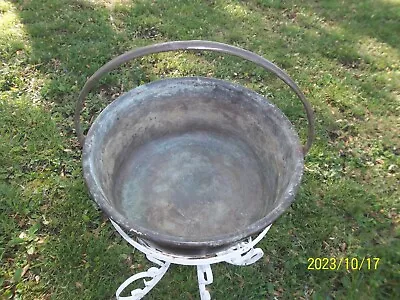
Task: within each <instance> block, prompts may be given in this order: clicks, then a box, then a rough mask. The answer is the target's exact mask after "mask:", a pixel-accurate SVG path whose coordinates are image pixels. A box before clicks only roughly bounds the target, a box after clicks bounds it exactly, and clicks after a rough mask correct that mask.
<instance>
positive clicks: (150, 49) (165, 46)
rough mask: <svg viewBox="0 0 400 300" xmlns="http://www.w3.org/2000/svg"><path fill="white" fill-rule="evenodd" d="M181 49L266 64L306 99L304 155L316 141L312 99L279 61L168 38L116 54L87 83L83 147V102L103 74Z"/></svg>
mask: <svg viewBox="0 0 400 300" xmlns="http://www.w3.org/2000/svg"><path fill="white" fill-rule="evenodd" d="M178 50H202V51H213V52H220V53H225V54H230V55H234V56H238V57H240V58H243V59H245V60H248V61H251V62H253V63H255V64H256V65H258V66H261V67H263V68H264V69H265V70H267V71H269V72H271V73H273V74H274V75H276V76H277V77H278V78H280V79H281V80H282V81H283V82H284V83H286V84H287V85H288V86H289V87H290V88H291V89H292V90H293V92H294V93H295V94H296V95H297V97H298V98H299V99H300V101H301V102H302V103H303V106H304V109H305V111H306V115H307V119H308V134H307V142H306V144H305V145H304V146H303V154H304V156H305V155H306V154H307V152H308V150H310V147H311V145H312V142H313V140H314V136H315V128H314V113H313V111H312V108H311V105H310V103H309V102H308V101H307V99H306V97H305V96H304V94H303V93H302V91H301V90H300V88H299V87H298V86H297V84H296V83H295V82H294V81H293V80H292V79H291V78H290V77H289V75H288V74H286V73H285V72H284V71H283V70H282V69H280V68H279V67H277V66H276V65H275V64H273V63H272V62H270V61H269V60H266V59H265V58H263V57H261V56H259V55H257V54H255V53H253V52H250V51H248V50H244V49H242V48H238V47H235V46H231V45H227V44H223V43H218V42H211V41H201V40H192V41H174V42H166V43H160V44H154V45H150V46H146V47H141V48H137V49H134V50H131V51H128V52H125V53H124V54H121V55H120V56H117V57H115V58H114V59H112V60H111V61H109V62H108V63H106V64H105V65H103V66H102V67H101V68H100V69H98V70H97V71H96V72H95V73H94V74H93V75H92V76H91V77H90V78H89V79H88V80H87V81H86V83H85V85H84V87H83V89H82V90H81V92H80V94H79V98H78V101H77V103H76V108H75V116H74V124H75V130H76V134H77V136H78V140H79V143H80V144H81V146H82V147H83V144H84V141H85V136H84V134H83V130H82V126H81V120H80V114H81V111H82V107H83V103H84V101H85V98H86V97H87V95H88V94H89V92H90V90H91V89H92V88H93V87H94V86H95V85H96V84H97V83H98V81H99V80H100V78H101V77H102V76H103V75H105V74H107V73H109V72H110V71H112V70H114V69H116V68H117V67H119V66H120V65H122V64H124V63H126V62H128V61H130V60H132V59H136V58H139V57H143V56H146V55H149V54H155V53H161V52H169V51H178Z"/></svg>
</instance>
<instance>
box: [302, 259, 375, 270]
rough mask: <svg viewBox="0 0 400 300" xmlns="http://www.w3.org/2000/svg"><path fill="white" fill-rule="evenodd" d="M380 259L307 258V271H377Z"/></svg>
mask: <svg viewBox="0 0 400 300" xmlns="http://www.w3.org/2000/svg"><path fill="white" fill-rule="evenodd" d="M380 260H381V259H380V258H378V257H364V258H358V257H353V258H349V257H342V258H336V257H310V258H308V260H307V261H308V267H307V270H317V271H319V270H330V271H339V270H340V269H345V270H349V271H361V270H377V269H378V267H379V262H380Z"/></svg>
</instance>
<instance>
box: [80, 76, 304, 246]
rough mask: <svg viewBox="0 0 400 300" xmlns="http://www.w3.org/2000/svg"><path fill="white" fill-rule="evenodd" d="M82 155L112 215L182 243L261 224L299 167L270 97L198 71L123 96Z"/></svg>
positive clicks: (278, 205)
mask: <svg viewBox="0 0 400 300" xmlns="http://www.w3.org/2000/svg"><path fill="white" fill-rule="evenodd" d="M83 163H84V173H85V178H86V180H87V183H88V186H89V190H90V191H91V193H92V195H93V197H94V200H95V201H96V202H97V203H98V204H99V205H100V207H101V208H102V209H103V210H105V211H106V212H107V213H108V214H109V216H110V217H111V218H113V219H114V220H115V221H117V223H119V224H120V225H122V226H123V227H124V228H125V229H128V230H133V231H134V232H136V233H137V234H139V235H140V234H143V235H144V236H145V237H146V238H148V239H149V240H150V241H151V240H153V241H157V240H158V239H160V240H163V239H164V240H165V241H175V242H179V243H183V244H184V243H198V242H199V243H201V242H212V241H214V242H215V243H216V244H218V243H219V244H221V241H223V240H224V239H227V238H231V240H232V239H235V237H236V238H237V239H241V238H243V237H246V236H248V235H249V234H252V233H255V232H256V231H260V230H261V229H263V228H264V227H265V226H267V225H269V223H271V222H272V221H273V220H274V219H276V217H277V216H278V215H280V214H281V213H282V212H283V210H284V208H286V207H287V206H288V205H289V204H290V203H291V202H292V201H293V198H294V193H295V190H296V188H297V186H298V184H299V181H300V178H301V174H302V170H303V156H302V150H301V147H300V144H299V139H298V136H297V134H296V133H295V132H294V130H293V128H292V126H291V124H290V122H289V121H288V120H287V118H286V117H285V116H284V115H283V114H282V113H281V112H280V111H279V110H278V109H277V108H276V107H275V106H274V105H272V104H271V103H269V102H268V101H267V100H266V99H265V98H264V97H262V96H260V95H258V94H257V93H255V92H253V91H250V90H248V89H246V88H244V87H241V86H238V85H234V84H231V83H228V82H225V81H221V80H216V79H210V78H200V77H191V78H178V79H166V80H161V81H157V82H153V83H150V84H146V85H143V86H140V87H138V88H135V89H133V90H131V91H130V92H128V93H126V94H124V95H122V96H121V97H119V98H118V99H117V100H115V101H114V102H113V103H111V104H110V105H109V106H108V107H107V108H106V109H105V110H104V111H103V112H102V113H101V114H100V115H99V117H98V118H97V119H96V121H95V122H94V123H93V125H92V127H91V129H90V130H89V133H88V136H87V139H86V143H85V148H84V157H83ZM268 222H269V223H268Z"/></svg>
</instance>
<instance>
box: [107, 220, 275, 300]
mask: <svg viewBox="0 0 400 300" xmlns="http://www.w3.org/2000/svg"><path fill="white" fill-rule="evenodd" d="M111 223H112V224H113V225H114V227H115V229H116V230H117V231H118V233H119V234H120V235H121V236H122V237H123V238H124V239H125V240H126V241H127V242H128V243H129V244H131V245H132V246H133V247H135V248H136V249H138V250H139V251H141V252H143V253H144V254H146V257H147V259H148V260H149V261H151V262H153V263H155V264H156V265H158V266H159V267H158V268H157V267H151V268H149V269H148V270H147V271H145V272H141V273H138V274H135V275H133V276H131V277H129V278H128V279H127V280H125V282H124V283H122V284H121V286H120V287H119V288H118V289H117V292H116V294H115V295H116V297H117V300H140V299H142V298H143V297H144V296H145V295H146V294H147V293H149V292H150V291H151V289H152V288H153V287H154V286H155V285H156V284H157V283H158V282H159V281H160V280H161V278H162V277H163V276H164V274H165V273H166V272H167V270H168V268H169V266H170V264H171V263H172V264H178V265H188V266H197V280H198V283H199V292H200V299H201V300H210V299H211V295H210V292H209V291H208V290H207V288H206V285H209V284H211V283H212V282H213V280H214V277H213V274H212V270H211V266H210V265H211V264H215V263H219V262H227V263H229V264H232V265H237V266H247V265H251V264H253V263H255V262H256V261H258V260H259V259H260V258H261V257H262V256H263V255H264V252H263V251H262V249H260V248H254V246H255V245H256V244H257V243H258V242H259V241H260V240H261V239H262V238H263V237H264V236H265V235H266V234H267V232H268V230H269V229H270V228H271V225H270V226H268V227H267V228H265V229H264V230H263V231H262V232H261V233H260V234H259V235H258V236H257V237H256V238H255V239H254V240H252V239H251V238H248V239H247V240H246V241H244V242H241V243H239V244H237V245H235V246H233V247H231V248H229V249H228V250H224V251H221V252H219V253H216V254H215V256H214V257H209V258H191V257H187V256H179V255H175V254H170V253H165V252H163V251H161V250H158V249H155V248H152V247H150V246H149V245H146V244H144V243H139V242H138V241H135V240H133V239H132V238H131V237H130V236H128V235H127V234H126V233H125V232H124V231H123V230H122V228H121V227H120V226H119V225H118V224H116V223H115V222H113V221H111ZM143 278H151V279H150V280H143V282H144V285H145V287H144V288H143V289H135V290H133V291H131V296H120V295H121V293H122V291H123V290H124V289H125V288H127V287H128V286H129V285H130V284H131V283H132V282H134V281H136V280H139V279H143Z"/></svg>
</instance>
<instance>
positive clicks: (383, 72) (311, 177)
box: [0, 0, 400, 300]
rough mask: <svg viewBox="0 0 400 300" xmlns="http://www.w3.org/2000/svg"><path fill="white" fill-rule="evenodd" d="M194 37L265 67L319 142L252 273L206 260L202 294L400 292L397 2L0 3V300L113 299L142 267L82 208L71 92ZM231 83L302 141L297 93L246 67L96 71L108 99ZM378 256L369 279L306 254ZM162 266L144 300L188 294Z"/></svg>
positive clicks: (164, 64) (199, 64)
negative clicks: (143, 52) (157, 83)
mask: <svg viewBox="0 0 400 300" xmlns="http://www.w3.org/2000/svg"><path fill="white" fill-rule="evenodd" d="M185 39H207V40H214V41H220V42H225V43H230V44H233V45H237V46H240V47H243V48H246V49H249V50H251V51H254V52H256V53H258V54H260V55H262V56H264V57H265V58H267V59H269V60H272V61H273V62H275V63H276V64H277V65H278V66H280V67H282V68H283V69H285V70H286V71H287V72H288V73H289V74H290V75H291V76H292V78H293V79H294V80H295V81H296V82H297V83H298V84H299V86H300V87H301V89H302V90H303V91H304V93H305V94H306V96H307V97H308V99H309V100H310V102H311V103H312V105H313V108H314V110H315V113H316V118H317V120H316V130H317V138H316V141H315V144H314V146H313V148H312V149H311V151H310V153H309V155H308V156H307V159H306V171H305V175H304V177H303V183H302V186H301V188H300V191H299V193H298V195H297V198H296V201H295V203H294V204H293V205H292V207H291V208H290V209H289V210H288V211H287V212H286V213H285V214H284V215H283V216H282V217H281V218H279V220H278V221H277V222H275V224H274V225H273V227H272V229H271V231H270V232H269V233H268V235H267V236H266V238H264V240H263V241H262V242H261V243H260V247H261V248H262V249H264V251H265V256H264V258H263V259H262V260H261V261H259V262H257V263H256V264H254V265H252V266H247V267H235V266H231V265H227V264H219V265H218V266H215V267H214V283H213V284H212V285H211V286H210V288H211V294H212V296H213V297H214V298H215V299H400V290H399V289H400V273H399V270H400V268H399V266H400V242H399V241H400V238H399V221H400V212H399V206H400V205H399V199H400V193H399V179H400V176H399V173H400V155H399V154H400V148H399V145H400V138H399V136H400V122H399V115H400V1H399V0H364V1H358V0H351V1H328V0H326V1H301V2H300V1H294V0H289V1H280V0H248V1H233V0H226V1H222V0H214V1H211V0H210V1H199V0H190V1H189V0H187V1H183V0H182V1H179V0H169V1H150V0H136V1H128V0H42V1H29V0H16V1H4V0H0V58H1V67H0V260H1V262H0V299H63V300H64V299H65V300H67V299H112V298H113V294H114V292H115V290H116V288H117V287H118V286H119V285H120V284H121V283H122V282H123V280H125V279H126V278H127V277H128V276H130V275H131V274H133V273H134V272H138V271H140V270H144V269H146V268H147V267H148V266H150V264H148V263H147V262H146V259H145V258H144V256H143V255H141V254H140V253H138V251H136V252H133V251H132V248H131V247H130V246H128V245H127V243H126V242H124V241H123V240H122V239H121V238H120V237H119V236H118V235H117V234H116V233H115V231H114V230H113V228H111V226H110V223H109V222H108V221H107V220H106V218H105V217H104V216H103V215H102V213H101V212H100V211H99V210H97V208H96V207H95V205H94V204H93V202H92V201H91V200H90V199H89V196H88V191H87V188H86V186H85V184H84V182H83V177H82V168H81V157H80V156H81V151H80V148H79V145H78V142H77V139H76V137H75V134H74V131H73V121H72V120H73V112H74V105H75V101H76V99H77V96H78V93H79V91H80V89H81V88H82V86H83V84H84V83H85V81H86V79H87V78H88V76H90V75H92V74H93V73H94V72H95V71H96V70H97V69H98V68H99V67H100V66H102V65H103V64H104V63H106V62H107V61H108V60H110V59H111V58H113V57H115V56H117V55H119V54H121V53H123V52H125V51H127V50H129V49H132V48H135V47H138V46H143V45H149V44H152V43H155V42H161V41H171V40H185ZM191 75H200V76H211V77H217V78H222V79H226V80H229V81H234V82H238V83H240V84H242V85H245V86H247V87H250V88H252V89H254V90H256V91H258V92H259V93H261V94H263V95H266V96H268V97H269V99H271V101H272V102H274V103H276V104H277V105H278V106H279V107H280V108H281V109H282V110H283V111H284V113H285V114H286V115H287V116H288V117H289V118H290V120H291V121H292V122H293V124H294V125H295V127H296V128H297V129H298V130H299V132H300V135H301V137H302V139H303V140H304V137H305V128H306V119H305V114H304V112H303V111H302V106H301V104H300V103H299V101H298V100H297V99H296V98H295V96H294V95H293V94H292V93H291V92H290V91H289V90H288V89H287V88H286V87H285V86H284V85H283V84H282V83H281V82H280V81H279V80H277V79H275V78H274V77H273V76H271V75H269V74H265V73H264V72H263V71H262V70H261V69H259V68H255V67H254V65H252V64H250V63H245V62H243V61H241V60H240V59H236V58H232V57H229V56H220V55H215V54H211V53H205V54H202V55H199V54H197V53H193V52H190V53H186V52H182V53H178V54H173V53H167V54H161V55H153V56H149V57H146V58H143V59H141V60H139V61H137V62H132V63H129V64H127V65H125V66H124V67H122V68H120V69H119V70H117V71H114V72H113V73H112V74H111V75H109V76H106V77H105V78H104V79H103V80H102V82H101V83H100V84H99V86H98V88H97V90H96V91H94V92H93V93H92V94H91V95H90V97H89V99H88V105H87V106H86V108H85V110H84V112H83V119H84V120H85V123H86V124H90V122H92V121H93V119H94V118H95V117H96V116H97V114H98V113H99V112H100V111H101V109H102V108H104V107H105V106H106V105H107V104H108V103H109V102H110V101H112V99H115V98H116V97H118V95H120V94H121V93H123V92H124V91H128V90H129V89H131V88H133V87H135V86H137V85H140V84H143V83H146V82H149V81H153V80H156V79H157V78H160V77H179V76H191ZM316 257H328V258H331V257H333V258H338V259H340V258H354V257H355V258H359V259H362V258H364V257H370V258H380V261H379V264H378V266H377V268H376V270H375V269H374V268H373V267H374V265H372V266H371V270H368V268H367V267H363V268H362V269H361V270H346V268H345V267H342V268H340V269H339V270H337V271H331V270H318V271H317V270H308V269H307V267H308V258H316ZM198 298H199V296H198V290H197V285H196V273H195V269H194V268H192V267H182V266H173V267H171V268H170V270H169V272H168V273H167V275H166V276H165V277H164V278H163V279H162V281H161V282H160V283H159V284H158V285H157V286H156V287H155V289H154V290H153V291H152V292H151V293H150V294H149V295H148V296H147V298H146V299H198Z"/></svg>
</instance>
